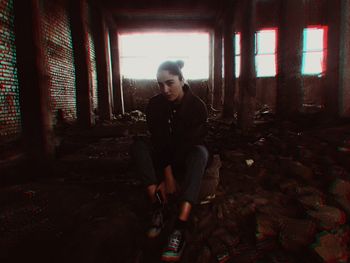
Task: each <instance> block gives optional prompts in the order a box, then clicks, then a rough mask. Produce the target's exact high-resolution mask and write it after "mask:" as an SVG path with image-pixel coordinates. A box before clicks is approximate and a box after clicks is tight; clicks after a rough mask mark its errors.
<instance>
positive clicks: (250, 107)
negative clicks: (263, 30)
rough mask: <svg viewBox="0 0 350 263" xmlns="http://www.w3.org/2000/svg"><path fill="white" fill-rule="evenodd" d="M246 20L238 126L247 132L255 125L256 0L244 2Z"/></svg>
mask: <svg viewBox="0 0 350 263" xmlns="http://www.w3.org/2000/svg"><path fill="white" fill-rule="evenodd" d="M242 7H243V8H244V10H242V12H244V16H243V18H244V21H243V22H242V23H241V24H242V31H241V74H240V78H239V111H238V126H239V128H240V129H241V130H242V131H243V132H245V131H247V130H249V129H250V128H252V127H253V124H254V114H255V104H256V102H255V99H256V98H255V97H256V73H255V55H254V49H255V41H254V40H255V36H254V34H255V19H254V17H255V10H256V3H255V0H246V1H244V4H242Z"/></svg>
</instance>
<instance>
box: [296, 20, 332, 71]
mask: <svg viewBox="0 0 350 263" xmlns="http://www.w3.org/2000/svg"><path fill="white" fill-rule="evenodd" d="M303 39H304V43H303V62H302V74H303V75H318V76H322V75H323V74H324V72H325V71H326V55H327V27H326V26H313V27H308V28H305V29H304V34H303Z"/></svg>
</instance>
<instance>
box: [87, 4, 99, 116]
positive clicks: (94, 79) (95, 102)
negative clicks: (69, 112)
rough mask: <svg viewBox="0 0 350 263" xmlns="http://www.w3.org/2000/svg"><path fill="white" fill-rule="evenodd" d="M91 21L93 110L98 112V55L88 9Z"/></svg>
mask: <svg viewBox="0 0 350 263" xmlns="http://www.w3.org/2000/svg"><path fill="white" fill-rule="evenodd" d="M88 10H89V12H88V14H89V21H88V31H89V32H88V34H89V46H90V61H91V63H90V65H91V68H90V73H91V76H92V100H93V109H94V110H96V109H97V107H98V98H97V96H98V95H97V72H96V55H95V44H94V41H93V37H92V30H91V28H92V25H91V14H90V11H91V8H89V7H88Z"/></svg>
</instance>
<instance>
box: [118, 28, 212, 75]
mask: <svg viewBox="0 0 350 263" xmlns="http://www.w3.org/2000/svg"><path fill="white" fill-rule="evenodd" d="M119 47H120V71H121V75H122V76H124V77H127V78H133V79H155V78H156V71H157V68H158V66H159V65H160V63H162V62H164V61H165V60H179V59H181V60H183V61H184V62H185V65H184V68H183V73H184V77H185V78H186V79H207V78H208V76H209V34H208V33H198V32H196V33H189V32H183V33H165V32H164V33H162V32H152V33H151V32H150V33H133V34H130V33H129V34H120V35H119Z"/></svg>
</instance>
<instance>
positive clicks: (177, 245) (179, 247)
mask: <svg viewBox="0 0 350 263" xmlns="http://www.w3.org/2000/svg"><path fill="white" fill-rule="evenodd" d="M185 243H186V242H185V238H184V233H183V231H180V230H177V229H175V230H174V231H173V232H172V234H171V235H170V237H169V240H168V244H167V246H166V247H165V249H164V250H163V253H162V257H161V260H163V261H167V262H169V261H173V262H174V261H179V260H180V257H181V254H182V252H183V250H184V247H185Z"/></svg>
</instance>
